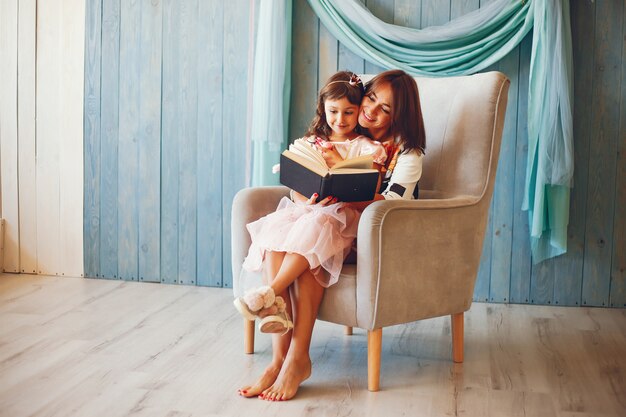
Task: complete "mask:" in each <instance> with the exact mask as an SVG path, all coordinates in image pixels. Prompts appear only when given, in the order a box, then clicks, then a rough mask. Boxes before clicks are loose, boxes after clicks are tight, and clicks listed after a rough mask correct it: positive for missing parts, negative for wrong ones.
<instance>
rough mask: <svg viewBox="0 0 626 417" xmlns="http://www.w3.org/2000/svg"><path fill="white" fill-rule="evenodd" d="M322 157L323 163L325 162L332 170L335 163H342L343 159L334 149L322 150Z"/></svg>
mask: <svg viewBox="0 0 626 417" xmlns="http://www.w3.org/2000/svg"><path fill="white" fill-rule="evenodd" d="M322 157H324V161H326V165H328V168H332V167H334V166H335V164H336V163H337V162H341V161H343V158H342V157H341V155H340V154H339V152H337V149H335V148H334V147H333V148H330V149H328V148H322Z"/></svg>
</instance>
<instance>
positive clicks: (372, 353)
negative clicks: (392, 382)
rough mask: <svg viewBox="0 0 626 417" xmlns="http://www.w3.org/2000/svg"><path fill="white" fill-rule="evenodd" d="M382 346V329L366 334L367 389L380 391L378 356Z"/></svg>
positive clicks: (369, 331)
mask: <svg viewBox="0 0 626 417" xmlns="http://www.w3.org/2000/svg"><path fill="white" fill-rule="evenodd" d="M382 346H383V329H382V328H380V329H374V330H368V332H367V389H368V390H369V391H372V392H374V391H378V390H379V389H380V354H381V350H382Z"/></svg>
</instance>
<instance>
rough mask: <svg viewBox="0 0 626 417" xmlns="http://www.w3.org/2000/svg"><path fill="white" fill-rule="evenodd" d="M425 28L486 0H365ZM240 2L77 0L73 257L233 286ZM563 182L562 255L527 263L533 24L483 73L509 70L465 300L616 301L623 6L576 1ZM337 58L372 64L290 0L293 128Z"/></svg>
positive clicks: (625, 196) (112, 269)
mask: <svg viewBox="0 0 626 417" xmlns="http://www.w3.org/2000/svg"><path fill="white" fill-rule="evenodd" d="M363 1H364V3H365V4H366V5H367V7H368V8H369V9H370V10H371V11H372V12H373V13H374V14H375V15H376V16H378V17H379V18H381V19H382V20H384V21H386V22H389V23H394V24H399V25H404V26H409V27H415V28H423V27H427V26H431V25H439V24H442V23H445V22H447V21H449V20H450V19H453V18H455V17H458V16H462V15H464V14H466V13H468V12H470V11H472V10H475V9H477V8H479V7H481V5H484V4H485V3H487V2H488V0H363ZM255 3H256V4H258V1H255V2H253V3H251V2H250V0H232V1H230V2H226V3H225V2H222V1H221V0H210V1H209V0H181V1H174V0H141V1H134V2H126V1H121V0H88V2H87V16H86V19H87V32H86V33H87V34H86V54H85V70H86V74H85V223H84V224H85V269H86V275H87V276H92V277H99V278H110V279H127V280H143V281H157V282H166V283H181V284H195V285H211V286H226V287H227V286H230V285H231V273H230V253H229V251H230V232H229V224H230V204H231V201H232V197H233V196H234V194H235V193H236V192H237V190H239V189H240V188H242V187H243V186H244V185H245V183H246V177H245V176H246V167H245V149H246V129H247V126H246V121H247V120H248V119H247V114H246V111H245V109H246V108H247V101H246V100H247V95H248V92H247V91H248V71H249V68H248V45H249V38H250V30H249V21H250V17H251V16H250V13H252V9H251V8H250V5H251V4H255ZM570 4H571V22H572V36H573V45H574V68H575V71H574V89H575V97H574V134H575V137H574V145H575V163H576V171H575V178H574V182H575V187H574V188H573V190H572V198H571V207H570V227H569V241H568V246H569V251H568V253H567V254H566V255H564V256H561V257H558V258H556V259H553V260H549V261H546V262H543V263H541V264H539V265H533V264H532V262H531V259H530V248H529V243H528V217H527V215H526V213H525V212H523V211H521V209H520V207H521V202H522V198H523V188H524V175H525V171H526V157H527V126H526V116H527V109H526V106H527V101H528V73H529V66H530V51H531V46H532V39H531V36H530V35H529V36H528V37H527V38H526V39H524V41H523V42H522V43H521V44H520V45H519V46H518V47H517V48H516V49H515V50H513V51H512V52H511V53H510V54H509V55H508V56H507V57H505V58H504V59H503V60H501V61H500V62H498V63H497V64H495V65H493V66H492V67H491V68H490V70H494V69H495V70H499V71H502V72H504V73H506V74H507V75H508V76H509V78H510V79H511V88H510V93H509V107H508V112H507V116H506V123H505V128H504V139H503V145H502V151H501V156H500V158H501V160H500V166H499V169H498V173H497V179H496V187H495V190H494V199H493V202H492V206H491V211H490V217H489V225H488V230H487V236H486V238H485V242H484V249H483V256H482V259H481V267H480V271H479V275H478V280H477V283H476V289H475V297H474V298H475V300H478V301H491V302H513V303H529V304H551V305H571V306H575V305H593V306H614V307H626V243H625V240H626V212H625V210H626V80H625V79H626V46H624V43H623V39H624V37H625V36H626V7H625V6H624V3H623V2H591V1H578V0H572V1H571V2H570ZM338 69H349V70H352V71H355V72H368V73H372V72H379V71H381V70H382V68H380V67H378V66H376V65H373V64H371V63H369V62H366V61H364V60H363V59H361V58H359V57H358V56H357V55H355V54H353V53H352V52H350V51H349V50H348V49H347V48H345V47H344V46H343V45H341V44H340V43H338V42H337V40H336V39H335V38H334V37H333V36H332V35H331V34H330V33H329V32H328V30H327V29H326V28H325V27H324V26H323V25H321V24H320V22H319V20H318V19H317V17H316V16H315V14H314V13H313V12H312V10H311V8H310V6H309V4H308V2H307V0H294V8H293V54H292V72H293V76H292V79H293V80H297V82H294V83H293V85H292V101H291V116H290V123H289V129H290V136H291V137H297V136H300V135H301V134H302V133H303V132H304V131H305V130H306V127H307V126H308V123H309V121H310V118H311V116H312V114H313V109H314V106H315V100H316V95H317V91H318V88H319V87H320V86H321V85H322V84H323V83H324V81H325V80H326V79H327V78H328V76H329V75H331V74H332V73H333V72H335V71H336V70H338Z"/></svg>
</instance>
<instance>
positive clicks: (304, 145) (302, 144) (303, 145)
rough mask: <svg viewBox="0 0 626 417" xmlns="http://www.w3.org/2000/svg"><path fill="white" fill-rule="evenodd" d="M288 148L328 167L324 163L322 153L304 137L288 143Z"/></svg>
mask: <svg viewBox="0 0 626 417" xmlns="http://www.w3.org/2000/svg"><path fill="white" fill-rule="evenodd" d="M289 150H290V151H291V152H293V153H295V154H297V155H300V156H302V157H305V158H308V159H310V160H311V161H313V162H316V163H318V164H319V165H320V166H322V167H324V168H326V169H328V165H326V161H325V160H324V157H323V156H322V153H321V152H320V151H318V150H317V149H315V148H314V147H313V146H312V145H310V144H309V143H308V142H307V141H306V139H304V138H300V139H296V140H295V141H294V142H293V143H292V144H291V145H289Z"/></svg>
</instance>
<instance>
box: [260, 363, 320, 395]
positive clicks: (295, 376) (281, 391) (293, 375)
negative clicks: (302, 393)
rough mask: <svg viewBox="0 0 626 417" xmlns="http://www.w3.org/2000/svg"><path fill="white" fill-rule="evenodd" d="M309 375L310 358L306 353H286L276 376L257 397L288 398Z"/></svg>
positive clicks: (294, 393)
mask: <svg viewBox="0 0 626 417" xmlns="http://www.w3.org/2000/svg"><path fill="white" fill-rule="evenodd" d="M309 376H311V359H310V358H309V356H308V355H305V356H302V357H295V356H290V355H288V357H287V359H286V360H285V362H284V363H283V366H282V368H281V370H280V373H279V374H278V378H276V381H275V382H274V383H273V384H272V386H270V387H269V388H267V389H265V390H264V391H263V392H262V393H261V394H260V395H259V398H262V399H264V400H267V401H285V400H290V399H291V398H293V397H294V395H296V392H298V388H299V387H300V384H302V383H303V382H304V381H305V380H306V379H307V378H308V377H309Z"/></svg>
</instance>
